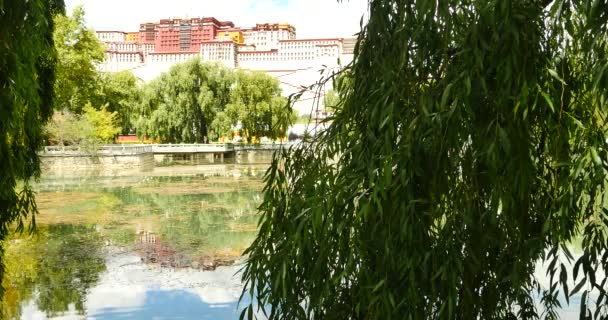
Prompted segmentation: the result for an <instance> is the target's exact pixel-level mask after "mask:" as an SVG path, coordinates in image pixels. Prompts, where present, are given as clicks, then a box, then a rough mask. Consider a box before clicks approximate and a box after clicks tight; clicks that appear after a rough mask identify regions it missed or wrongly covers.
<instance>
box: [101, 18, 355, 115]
mask: <svg viewBox="0 0 608 320" xmlns="http://www.w3.org/2000/svg"><path fill="white" fill-rule="evenodd" d="M97 34H98V37H99V39H100V40H101V41H103V42H105V43H106V46H107V52H106V58H107V59H106V61H105V62H104V63H103V64H102V65H100V69H101V70H102V71H109V72H115V71H121V70H132V71H133V73H134V74H135V75H136V76H137V77H138V78H140V79H142V80H144V81H149V80H152V79H154V78H156V77H157V76H158V75H160V74H161V73H162V72H166V71H168V70H169V69H170V68H171V66H173V65H174V64H176V63H181V62H185V61H187V60H189V59H193V58H199V59H201V60H203V61H215V62H220V63H222V64H224V65H225V66H227V67H229V68H241V69H247V70H258V71H264V72H266V73H267V74H269V75H272V76H273V77H275V78H277V79H278V80H279V83H280V86H281V89H282V90H283V93H284V94H285V95H286V96H288V95H290V94H293V93H296V92H300V91H301V90H302V88H303V87H302V86H309V85H311V84H313V83H315V82H316V81H318V80H319V79H320V75H319V70H320V69H323V68H328V69H331V70H338V69H339V68H340V63H342V64H347V63H348V62H349V61H350V60H352V57H353V51H354V46H355V43H356V40H355V39H342V38H318V39H297V38H296V32H295V28H294V27H293V26H292V25H289V24H287V23H273V24H256V26H255V27H252V28H240V27H235V26H234V24H233V23H232V22H229V21H219V20H217V19H215V18H189V19H163V20H160V21H159V22H158V23H144V24H141V25H140V30H139V32H138V33H125V32H120V31H101V32H98V33H97ZM136 37H137V40H135V38H136ZM339 62H340V63H339ZM331 70H330V71H331ZM305 91H306V90H305ZM314 99H321V100H322V97H321V96H320V95H319V94H318V92H315V91H314V90H307V91H306V92H304V93H303V95H302V96H301V99H300V100H301V101H299V102H297V103H296V104H294V108H296V109H297V110H299V112H300V113H312V112H311V110H310V101H314Z"/></svg>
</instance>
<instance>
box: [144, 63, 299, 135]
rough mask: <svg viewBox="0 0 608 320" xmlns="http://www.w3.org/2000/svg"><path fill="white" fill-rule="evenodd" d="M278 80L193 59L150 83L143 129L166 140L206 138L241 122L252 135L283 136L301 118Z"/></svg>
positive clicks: (220, 133)
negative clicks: (288, 103)
mask: <svg viewBox="0 0 608 320" xmlns="http://www.w3.org/2000/svg"><path fill="white" fill-rule="evenodd" d="M280 93H281V91H280V88H279V84H278V81H277V80H276V79H274V78H272V77H270V76H268V75H266V74H264V73H257V72H253V73H252V72H247V71H237V72H233V71H232V70H230V69H228V68H225V67H223V66H221V65H219V64H209V63H203V62H201V61H200V59H193V60H190V61H188V62H185V63H183V64H178V65H175V66H173V67H172V68H171V70H170V71H169V72H168V73H164V74H162V75H161V76H160V77H158V78H157V79H155V80H153V81H151V82H150V83H148V84H147V85H145V86H144V87H143V89H142V94H141V102H140V103H139V107H138V108H137V112H138V113H139V115H140V116H139V118H138V119H137V120H136V121H135V127H136V129H137V133H138V134H139V135H141V136H147V137H149V138H152V139H158V140H161V141H163V142H177V143H181V142H203V141H205V140H206V139H208V138H211V139H214V140H215V139H217V138H219V137H221V136H229V135H231V131H232V128H233V127H235V126H236V125H237V124H241V127H242V129H243V131H245V132H246V133H247V134H248V135H249V136H258V137H261V136H269V137H278V136H282V135H284V134H285V132H286V128H287V127H288V126H289V125H290V124H291V123H293V122H294V121H295V118H296V116H295V113H294V111H293V110H292V109H291V108H289V106H288V105H287V101H286V99H285V98H283V97H281V96H280Z"/></svg>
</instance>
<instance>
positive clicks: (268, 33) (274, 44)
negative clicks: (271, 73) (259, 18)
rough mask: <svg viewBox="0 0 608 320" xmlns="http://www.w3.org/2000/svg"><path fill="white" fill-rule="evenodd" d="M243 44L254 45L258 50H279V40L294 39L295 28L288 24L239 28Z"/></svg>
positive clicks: (261, 24)
mask: <svg viewBox="0 0 608 320" xmlns="http://www.w3.org/2000/svg"><path fill="white" fill-rule="evenodd" d="M240 30H241V32H243V39H244V42H245V44H248V45H255V46H256V47H257V48H258V50H262V51H268V50H272V49H278V48H279V41H280V40H293V39H295V38H296V28H295V27H294V26H292V25H290V24H288V23H258V24H256V26H255V27H253V28H240Z"/></svg>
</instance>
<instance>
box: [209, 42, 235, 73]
mask: <svg viewBox="0 0 608 320" xmlns="http://www.w3.org/2000/svg"><path fill="white" fill-rule="evenodd" d="M237 48H238V44H237V43H236V42H235V41H232V40H227V41H221V40H215V41H204V42H203V43H202V44H201V52H200V57H201V59H202V60H203V61H217V62H221V63H223V64H224V65H225V66H227V67H229V68H236V67H237V65H238V61H237V54H238V49H237Z"/></svg>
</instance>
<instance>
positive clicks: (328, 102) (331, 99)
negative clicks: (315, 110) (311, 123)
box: [323, 89, 340, 111]
mask: <svg viewBox="0 0 608 320" xmlns="http://www.w3.org/2000/svg"><path fill="white" fill-rule="evenodd" d="M339 101H340V98H339V97H338V94H337V93H336V91H335V90H333V89H330V90H327V92H326V93H325V96H324V97H323V105H324V106H325V109H327V110H328V111H333V110H334V109H335V108H336V106H337V105H338V102H339Z"/></svg>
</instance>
